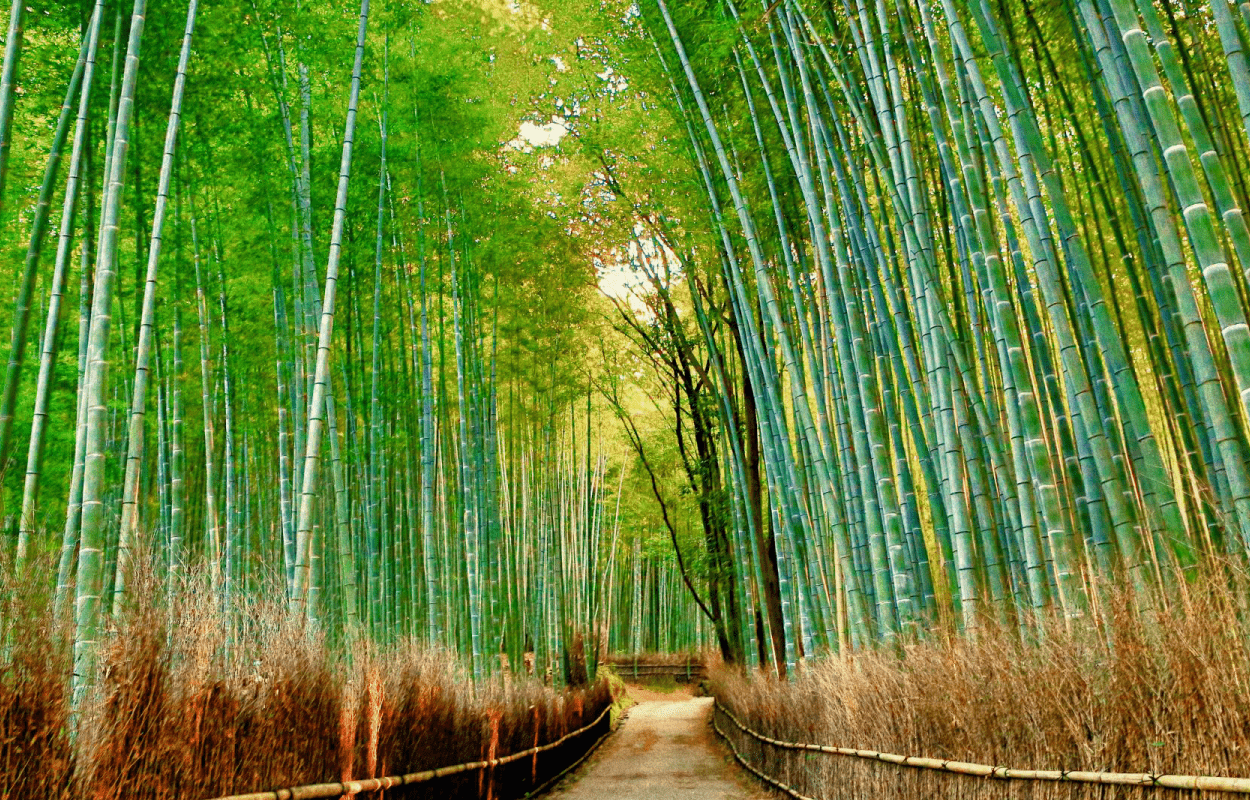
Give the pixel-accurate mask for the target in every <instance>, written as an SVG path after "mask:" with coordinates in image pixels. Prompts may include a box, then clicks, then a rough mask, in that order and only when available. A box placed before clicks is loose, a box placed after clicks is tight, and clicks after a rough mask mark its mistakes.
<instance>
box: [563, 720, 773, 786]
mask: <svg viewBox="0 0 1250 800" xmlns="http://www.w3.org/2000/svg"><path fill="white" fill-rule="evenodd" d="M711 714H712V698H710V697H700V698H682V699H679V700H664V701H657V700H648V701H644V702H642V703H639V704H638V705H636V706H634V707H633V708H632V709H630V711H629V716H628V717H627V718H626V720H625V722H624V724H623V725H622V726H621V728H620V729H619V730H617V731H616V732H615V733H614V734H612V736H611V737H609V739H608V741H607V742H605V743H604V745H603V748H602V750H600V751H599V752H598V753H596V754H595V755H594V757H592V758H591V759H590V761H589V762H588V763H587V764H585V765H583V766H582V767H581V769H580V770H578V771H577V772H576V773H574V774H573V777H572V778H571V779H566V780H565V781H564V783H563V784H562V785H561V786H558V787H556V789H555V790H554V791H553V792H552V793H551V796H552V797H553V798H558V800H599V798H605V797H611V798H613V799H614V800H656V798H665V800H668V798H673V800H759V798H764V797H766V796H767V795H765V794H764V793H763V792H762V791H761V790H758V789H755V788H753V787H752V784H751V783H749V780H750V779H749V778H748V776H747V775H746V773H744V772H742V771H741V770H740V769H738V767H737V765H736V764H734V763H733V761H732V756H730V755H729V754H728V751H727V750H725V749H724V747H723V746H722V745H721V744H720V743H719V742H718V741H717V740H716V734H715V733H713V731H712V728H711V725H710V724H709V720H710V718H711Z"/></svg>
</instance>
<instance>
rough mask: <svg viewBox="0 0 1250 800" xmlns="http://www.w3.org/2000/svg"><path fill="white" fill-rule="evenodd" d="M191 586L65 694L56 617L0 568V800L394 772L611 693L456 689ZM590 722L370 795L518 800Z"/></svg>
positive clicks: (575, 720) (395, 650)
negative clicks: (512, 758) (518, 756)
mask: <svg viewBox="0 0 1250 800" xmlns="http://www.w3.org/2000/svg"><path fill="white" fill-rule="evenodd" d="M205 589H206V587H204V586H203V585H201V584H198V583H196V584H193V585H189V586H187V587H184V588H183V589H182V590H181V591H179V592H177V593H175V596H174V600H173V601H172V603H165V602H161V603H157V602H154V601H152V600H151V599H150V598H152V597H155V596H159V587H158V586H157V585H156V584H155V582H153V581H150V580H149V581H148V582H147V585H146V586H140V587H138V590H137V591H136V593H135V594H134V595H132V598H131V600H130V601H129V604H128V606H127V607H126V608H125V609H124V610H123V611H122V612H121V613H119V614H117V615H115V621H114V624H113V626H112V628H111V629H110V630H109V632H108V635H107V639H106V641H105V642H104V643H103V644H102V646H101V652H100V659H99V660H100V663H99V677H98V680H97V681H96V684H95V686H94V688H93V689H92V690H91V691H90V692H89V693H88V694H87V695H86V696H84V698H83V699H82V701H81V703H80V706H79V710H78V712H77V714H75V713H74V712H73V709H72V704H71V694H70V693H71V685H70V673H71V663H72V659H71V649H72V648H71V644H70V642H71V637H70V636H68V635H66V632H67V630H69V626H68V624H67V623H66V622H64V621H58V620H55V619H53V618H52V614H51V613H50V612H49V611H48V607H47V603H46V602H45V601H44V599H43V598H38V597H33V596H32V595H31V594H30V593H29V592H24V591H23V590H22V589H21V587H20V586H19V585H18V584H17V583H15V582H14V581H13V580H12V578H11V576H10V577H9V578H3V577H0V636H2V637H3V638H2V639H0V641H2V642H3V649H0V799H4V800H7V798H40V800H60V799H61V798H65V799H66V800H68V798H91V800H115V799H116V800H120V799H121V798H127V800H129V799H130V798H145V799H146V798H150V799H151V800H164V799H165V798H170V799H171V800H172V798H180V799H181V800H186V798H194V799H197V800H198V799H199V798H208V797H217V796H222V795H227V794H236V793H243V792H252V791H259V790H270V789H276V788H283V787H289V786H297V785H303V784H309V783H320V782H337V781H343V780H349V779H355V778H368V777H379V776H385V775H396V774H408V773H412V772H419V771H422V770H426V769H431V768H434V767H441V766H447V765H452V764H459V763H464V762H470V761H477V760H484V759H488V758H492V757H500V756H504V755H507V754H508V753H513V752H518V751H521V750H525V749H528V748H531V747H534V746H536V745H539V744H546V743H548V742H551V741H553V740H556V739H558V738H560V737H561V736H563V735H564V734H566V733H569V732H570V731H573V730H576V729H578V728H580V727H582V726H584V725H586V724H588V723H590V722H591V721H592V720H594V719H595V718H596V717H598V716H599V714H600V712H602V711H603V709H604V708H605V707H606V706H607V705H608V704H609V703H610V702H611V697H610V695H609V691H608V687H607V685H606V683H605V682H600V683H598V684H597V685H595V686H593V687H591V688H588V689H579V690H569V691H555V690H552V689H551V688H549V687H546V686H543V685H542V684H541V683H539V682H537V681H535V680H533V679H530V678H527V677H525V676H518V675H512V676H510V677H509V678H508V679H507V680H501V679H499V678H495V679H488V680H486V681H483V682H482V684H480V685H477V686H474V684H473V683H472V682H471V681H470V679H469V677H468V674H467V672H466V670H465V669H464V667H463V665H462V664H461V663H460V662H458V661H457V660H456V659H455V658H454V657H452V656H451V655H449V654H447V653H444V652H436V651H431V650H429V649H427V648H425V647H422V646H419V645H416V644H412V643H404V644H395V645H391V646H387V647H384V648H375V647H367V646H365V645H363V644H360V645H357V646H356V647H354V648H351V649H352V651H353V652H352V653H351V655H350V657H349V656H348V655H347V654H345V653H344V652H343V650H344V649H343V648H338V647H330V646H327V644H326V642H325V641H324V639H323V638H322V637H320V636H318V635H315V634H310V633H309V632H308V631H307V630H303V629H302V628H301V627H300V626H299V625H296V624H293V623H292V622H291V620H290V618H289V616H288V615H287V614H286V613H285V611H284V609H283V608H282V606H281V604H280V603H269V604H267V603H265V602H264V601H257V600H248V601H243V600H240V601H238V603H237V604H236V607H235V609H234V612H235V613H232V614H229V615H227V614H225V613H223V611H222V610H221V609H218V608H215V607H214V606H213V604H212V603H206V602H204V601H203V600H202V598H204V597H208V596H210V595H209V594H208V593H207V592H206V591H205ZM605 731H606V723H605V724H601V725H599V726H596V727H595V728H594V729H593V730H591V731H590V732H588V733H586V734H582V735H580V736H577V737H574V738H572V739H570V741H569V742H567V743H565V744H563V745H561V746H559V747H557V748H555V749H554V750H551V751H549V752H546V753H543V754H542V755H541V756H540V757H538V758H537V759H531V758H528V757H527V758H524V759H522V760H520V761H518V762H515V763H514V764H511V765H508V766H506V767H500V768H498V769H496V770H494V771H493V774H492V772H491V771H489V770H487V771H481V770H479V771H474V772H468V773H465V774H464V775H461V776H456V777H452V778H443V779H439V780H437V781H435V782H432V783H429V784H420V785H416V786H411V787H403V788H401V789H395V790H389V791H388V792H387V793H386V795H387V796H388V797H439V798H451V797H491V798H507V797H520V796H522V795H524V794H525V793H526V792H528V791H530V790H531V789H533V788H535V787H537V786H538V785H540V784H542V783H544V782H545V781H546V780H547V779H549V778H551V777H553V776H554V775H555V774H556V773H558V772H559V771H560V770H562V769H563V768H564V767H565V766H567V765H568V764H570V763H572V762H573V761H574V760H576V759H577V758H579V757H580V756H581V755H582V753H583V752H584V751H585V749H586V748H587V747H588V746H589V745H590V744H591V743H592V742H593V741H594V740H595V739H597V738H598V737H599V736H600V735H602V733H604V732H605Z"/></svg>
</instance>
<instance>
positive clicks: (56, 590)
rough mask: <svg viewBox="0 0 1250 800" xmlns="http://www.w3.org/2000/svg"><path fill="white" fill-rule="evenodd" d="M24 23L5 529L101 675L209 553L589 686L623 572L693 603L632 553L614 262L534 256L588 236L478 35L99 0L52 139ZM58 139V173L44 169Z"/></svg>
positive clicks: (16, 17) (307, 616) (86, 672)
mask: <svg viewBox="0 0 1250 800" xmlns="http://www.w3.org/2000/svg"><path fill="white" fill-rule="evenodd" d="M23 12H24V6H23V5H22V4H21V3H15V4H14V5H13V7H12V11H11V17H10V27H9V35H8V39H7V40H6V42H7V46H6V48H5V55H4V66H3V76H4V77H3V85H2V86H0V117H3V119H0V131H2V132H3V142H4V144H3V147H0V178H3V176H5V175H6V169H9V167H10V166H11V165H8V163H7V162H6V161H5V157H6V156H7V154H8V153H9V149H10V148H9V143H10V139H11V138H14V139H15V140H17V141H20V142H21V143H22V145H23V148H22V152H23V154H24V156H25V158H24V160H23V161H21V162H20V163H19V162H16V161H15V162H14V163H18V164H19V169H18V173H19V175H20V180H21V181H29V182H30V183H31V184H32V185H36V186H37V193H38V196H37V199H36V200H35V201H34V203H33V205H32V206H31V207H30V208H29V209H27V208H21V209H20V216H19V214H18V211H17V210H16V209H14V208H11V207H4V208H0V213H2V214H3V215H5V217H6V218H7V219H6V224H9V223H10V222H12V224H13V225H14V226H15V227H19V228H20V230H21V231H22V233H21V235H22V236H23V237H25V244H24V252H25V254H26V255H25V261H24V262H23V267H22V270H21V272H20V276H19V281H18V294H17V299H16V301H15V304H14V324H13V334H12V341H11V343H10V347H9V358H8V361H7V370H6V372H5V382H4V388H3V405H2V407H0V453H3V454H4V456H3V457H4V459H5V460H6V463H8V464H10V465H12V466H13V470H10V472H9V475H13V474H14V471H20V472H17V474H18V475H19V476H20V480H18V481H17V485H18V486H20V491H19V492H13V491H11V490H10V491H9V492H8V494H7V495H6V498H5V502H6V512H7V513H8V514H9V517H8V519H9V520H10V522H9V523H8V524H9V525H11V527H12V528H13V530H12V531H10V532H11V533H15V534H16V536H15V537H14V539H13V540H8V541H9V542H12V544H9V543H6V548H9V547H11V548H12V549H11V550H10V551H9V554H12V555H13V557H14V558H15V563H16V568H17V569H19V570H22V569H27V570H31V571H32V572H31V577H32V578H33V579H37V580H46V582H47V584H48V589H49V591H50V592H52V593H53V597H54V604H55V607H56V613H57V614H58V615H61V616H62V617H63V618H64V617H68V618H71V619H72V626H73V630H74V631H75V639H74V641H75V668H74V674H75V681H76V686H77V688H78V689H79V690H81V689H83V688H84V687H85V686H86V685H87V684H88V683H89V682H90V681H91V676H92V674H93V669H94V664H95V653H96V648H97V642H98V641H100V637H101V635H102V632H103V630H104V628H105V626H106V625H107V624H108V619H109V617H110V615H111V614H112V613H114V612H116V611H118V610H120V609H122V608H123V607H124V605H125V603H127V602H128V593H129V592H130V591H132V587H133V585H134V583H135V580H136V570H137V569H139V568H140V567H141V566H143V567H144V568H147V569H152V570H155V571H156V572H157V573H159V575H160V578H161V581H162V585H165V586H167V587H168V589H169V591H178V590H180V587H182V586H184V585H191V586H197V585H200V584H198V583H196V581H197V580H199V578H200V577H201V576H202V577H203V579H204V580H205V581H206V584H205V585H204V588H206V589H207V590H208V596H207V597H206V602H212V603H214V604H216V605H217V606H218V607H219V608H220V609H221V610H222V611H223V613H225V614H226V615H227V616H226V618H229V615H230V613H231V609H232V608H234V607H235V606H236V605H238V606H240V607H241V606H243V605H244V604H242V603H239V602H238V601H239V599H240V598H242V597H243V596H244V595H252V594H254V593H258V592H278V593H281V594H282V595H283V596H285V597H286V598H287V602H288V605H289V608H290V611H291V613H292V614H294V615H295V616H296V618H298V619H302V620H304V621H305V625H306V627H307V630H309V631H310V632H317V633H323V634H324V635H325V636H326V637H327V638H328V639H329V640H330V641H332V642H336V643H337V644H338V645H339V646H342V647H345V648H347V649H348V650H350V649H352V648H354V647H356V646H357V645H359V644H360V643H361V642H362V641H364V640H365V639H372V640H374V641H387V640H393V639H397V638H401V637H412V638H416V639H418V640H424V641H428V642H430V643H431V644H432V645H435V646H443V647H447V648H450V649H453V650H456V651H458V652H460V653H462V654H463V655H464V656H465V658H466V659H467V660H468V661H469V663H471V665H472V673H473V675H474V676H475V677H482V676H485V675H489V674H493V673H495V672H497V671H498V670H499V669H500V668H501V667H500V665H501V664H506V663H510V664H511V665H513V668H520V665H521V664H522V663H523V661H527V662H528V666H529V667H530V668H531V669H534V668H535V666H536V668H537V670H538V671H539V673H540V674H541V673H542V672H544V671H545V672H546V673H547V674H548V675H552V674H553V673H554V677H555V679H556V680H557V681H563V680H568V681H571V682H577V681H584V680H585V679H586V676H585V671H586V669H587V662H589V669H590V670H592V671H593V669H594V659H595V657H596V654H597V652H598V650H599V646H600V638H601V635H602V633H603V631H604V630H605V629H603V628H602V627H601V625H600V621H601V620H603V619H604V618H605V610H604V609H605V606H612V605H614V604H620V603H628V602H629V601H630V599H631V598H633V595H631V594H629V590H628V589H620V588H618V587H612V586H609V585H608V584H606V583H605V582H604V581H602V580H600V578H599V575H600V574H601V573H604V574H620V575H621V576H622V579H623V580H629V579H630V578H631V577H632V578H633V580H634V582H635V584H636V590H637V591H636V594H637V601H636V602H635V603H634V606H633V607H635V608H641V603H642V598H643V584H644V583H646V586H647V587H649V588H648V589H647V591H646V596H647V597H650V598H655V599H659V598H661V597H663V598H666V599H664V600H662V602H664V603H666V604H668V605H670V606H672V607H673V608H677V609H681V608H684V606H683V605H682V604H681V603H680V602H676V603H675V604H674V597H675V593H676V591H677V587H676V586H675V585H674V584H673V583H672V576H673V573H672V571H671V570H666V569H665V568H664V567H663V566H662V565H663V564H664V563H667V562H664V561H663V559H655V558H652V559H651V560H650V561H648V562H647V563H648V565H649V566H648V568H647V571H646V574H645V575H644V574H643V559H642V558H641V557H640V556H636V557H635V558H634V559H633V560H629V559H628V558H627V559H624V560H623V561H622V563H624V564H626V565H627V567H626V568H617V567H616V566H615V564H616V562H615V560H614V559H613V560H612V561H611V563H608V560H609V556H608V555H607V554H609V553H611V552H614V547H615V544H616V540H617V537H619V535H620V526H619V524H618V523H619V520H618V517H617V510H618V509H619V504H620V493H621V479H620V476H621V473H620V470H619V467H616V466H611V465H609V463H608V456H607V450H606V449H605V447H604V446H603V434H602V429H601V426H599V425H597V424H595V421H596V420H597V417H596V414H595V412H594V408H593V398H592V396H591V389H590V387H589V385H588V384H587V383H586V381H585V379H584V378H583V377H579V376H578V374H577V370H576V369H575V367H577V362H575V361H573V360H572V359H571V356H570V353H571V352H572V348H571V347H570V341H568V337H569V336H570V335H571V334H570V333H569V331H570V330H571V329H573V328H574V327H575V325H576V323H577V320H578V319H579V317H578V314H580V313H581V312H580V310H579V307H578V305H577V303H576V300H577V298H578V297H579V293H582V292H584V291H585V290H589V289H592V288H593V283H592V282H590V281H588V280H587V278H586V277H585V276H584V275H582V274H581V273H580V272H579V269H578V268H575V267H574V266H570V265H574V264H575V261H574V260H573V259H572V257H571V256H570V251H568V250H567V248H566V249H564V250H561V249H560V248H559V247H558V246H555V245H553V246H551V247H547V248H546V249H544V250H543V251H536V250H533V249H526V248H523V247H521V246H520V245H519V240H520V236H521V232H522V231H526V232H530V233H535V234H541V235H547V236H548V238H551V239H558V238H559V236H558V235H557V234H558V233H559V228H558V227H557V226H556V223H555V222H554V221H552V220H550V219H548V218H545V217H542V216H541V215H538V214H537V213H536V212H535V211H534V210H533V208H532V207H530V206H528V205H527V204H526V203H525V202H524V201H523V200H521V199H519V197H518V195H519V194H520V192H519V190H518V189H517V186H516V185H513V184H508V183H507V182H506V181H507V178H506V177H505V173H503V172H502V171H501V170H500V169H499V167H498V165H497V164H495V163H494V162H492V161H491V159H489V158H487V159H483V158H481V157H479V156H477V155H475V148H476V149H479V150H480V149H481V148H482V146H483V145H482V143H481V138H482V136H480V135H479V136H477V137H475V135H474V132H475V131H478V130H479V129H480V130H485V131H488V132H489V133H487V134H485V135H486V136H489V135H495V134H494V127H498V122H497V120H495V119H494V118H492V117H490V116H489V114H488V112H486V111H478V110H475V106H474V101H473V100H472V96H471V95H470V96H469V98H468V100H466V98H465V96H464V95H462V94H460V93H461V92H465V93H467V92H468V90H467V89H466V81H467V80H468V78H466V75H468V74H471V70H470V68H469V67H466V66H465V63H466V59H465V58H458V57H457V52H456V51H457V50H458V45H457V42H456V41H455V37H454V36H451V35H447V34H446V32H444V33H443V34H442V35H441V38H438V37H433V36H430V35H428V34H426V33H425V32H424V31H423V27H422V26H423V25H424V24H425V23H426V22H428V21H429V19H430V17H429V16H428V15H424V16H423V14H422V12H421V10H420V9H416V10H415V11H414V10H413V9H400V8H390V9H383V10H382V12H381V19H382V22H381V23H377V22H376V21H374V20H371V17H370V7H369V0H362V1H361V4H360V7H359V9H358V11H357V12H356V13H354V14H352V15H339V14H338V13H337V12H327V11H326V10H324V9H321V10H309V9H304V10H298V9H297V10H295V11H291V10H290V9H285V8H282V9H280V8H277V7H274V8H270V7H261V6H259V5H257V4H256V3H252V4H250V5H246V6H239V5H237V4H235V5H232V6H230V7H223V8H217V9H207V8H206V9H200V8H199V7H198V3H197V2H196V0H190V3H189V5H187V6H186V7H185V8H182V9H180V10H179V11H178V14H177V15H174V14H173V12H172V10H170V9H159V10H154V9H147V8H146V7H145V0H134V2H133V6H130V5H126V6H123V5H122V4H121V3H118V2H105V0H96V2H95V3H94V5H93V6H90V7H88V8H86V10H85V11H84V13H83V17H82V22H81V25H80V26H78V29H77V30H74V32H73V34H69V33H66V30H67V29H68V30H73V28H72V27H71V26H70V25H67V24H61V27H60V28H57V27H56V26H55V25H53V24H50V23H47V22H43V23H42V27H38V28H36V29H35V33H34V34H28V35H27V37H26V38H27V41H28V42H30V41H34V42H35V47H36V48H37V49H36V50H35V52H36V53H40V52H42V53H43V54H44V55H46V53H47V51H48V50H57V48H59V50H57V52H59V53H61V54H62V56H61V61H63V60H64V57H63V53H65V52H69V51H70V47H71V46H72V47H73V51H74V52H76V62H74V63H72V64H71V65H70V66H69V68H68V69H66V70H63V71H65V72H66V74H68V75H69V76H70V77H69V78H68V83H67V85H65V86H64V89H63V93H64V100H63V101H62V102H61V103H60V104H59V106H57V109H58V111H59V116H55V119H54V122H53V123H52V125H53V128H52V130H51V132H50V133H45V132H44V131H43V128H44V127H47V123H46V120H45V119H44V118H43V117H42V115H40V114H37V113H36V110H35V109H34V108H33V106H35V105H36V100H35V99H27V98H32V97H33V98H36V99H37V97H38V95H37V94H36V93H33V92H31V91H30V90H29V89H28V91H27V92H25V93H23V92H22V91H20V90H19V87H21V86H22V83H21V78H22V72H21V71H20V70H18V68H17V65H18V64H19V63H25V62H22V61H21V58H22V55H23V52H25V53H26V55H25V58H26V59H27V60H29V59H30V58H31V55H30V53H29V50H30V48H28V49H27V51H23V50H22V49H21V44H22V32H23V17H22V15H23ZM153 12H154V13H153ZM205 13H206V14H208V15H209V17H208V20H207V21H206V20H205V19H203V15H204V14H205ZM378 13H379V12H378V10H377V9H376V8H375V10H374V15H375V16H377V15H378ZM405 14H408V15H409V16H407V17H405V16H404V15H405ZM239 20H242V21H243V24H242V25H238V24H235V23H237V21H239ZM39 22H40V21H39V20H36V23H39ZM57 22H59V23H64V21H60V20H58V21H57ZM430 24H432V25H437V24H438V23H437V21H435V22H433V23H430ZM446 24H447V25H448V26H450V27H451V29H452V30H455V25H459V24H461V23H460V22H458V21H454V20H453V21H452V22H447V23H446ZM72 25H78V21H77V20H74V21H73V23H72ZM372 26H376V27H377V28H378V30H374V29H373V27H372ZM175 31H176V33H175ZM314 32H315V35H314ZM58 37H59V38H58ZM153 40H155V41H153ZM70 41H72V42H73V44H72V45H67V44H66V42H70ZM171 42H172V44H171ZM440 48H441V49H440ZM204 51H207V52H208V53H210V54H215V56H213V55H205V54H204ZM149 52H150V53H151V55H149ZM344 54H347V55H349V56H350V57H349V58H347V59H346V60H345V59H344ZM35 57H36V58H38V56H35ZM483 61H484V59H483ZM49 62H50V63H51V65H52V66H49V65H48V64H41V63H36V64H34V65H32V67H31V69H30V70H29V72H27V74H28V75H37V76H39V77H42V78H47V75H46V74H41V73H47V72H56V69H55V67H56V66H57V65H58V64H59V62H58V61H56V60H55V59H49ZM141 63H142V64H143V70H142V71H141ZM232 65H233V66H232ZM60 66H62V67H63V66H64V65H63V64H61V65H60ZM477 68H478V69H480V67H477ZM197 81H198V82H197ZM171 87H172V89H171ZM24 102H25V104H26V105H28V106H31V108H27V109H23V104H24ZM157 108H163V111H160V112H157V111H155V110H154V109H157ZM225 108H229V109H232V110H231V111H230V112H229V113H224V112H223V109H225ZM15 109H16V110H15ZM23 111H26V112H27V113H28V116H26V117H24V116H23ZM158 113H159V116H158ZM158 122H159V129H160V139H159V140H158V139H156V138H155V137H156V136H157V133H156V130H157V123H158ZM492 126H494V127H492ZM11 132H12V134H13V136H12V137H11V136H10V133H11ZM49 141H50V146H49V145H48V142H49ZM156 141H159V142H160V145H159V150H158V151H157V152H156V153H155V154H154V153H153V148H154V144H153V142H156ZM497 141H498V140H496V141H495V142H488V144H492V145H497ZM36 145H37V146H38V148H39V152H41V153H42V154H43V157H44V158H45V159H46V160H45V161H44V166H43V170H42V179H41V180H39V179H38V178H34V177H32V175H33V171H32V170H27V171H26V172H29V173H31V174H26V173H24V172H22V171H21V169H20V164H26V163H28V162H32V159H33V157H32V156H29V155H28V154H29V153H31V152H34V151H35V150H36ZM140 145H142V150H140ZM153 169H155V185H153V177H152V175H153V173H152V170H153ZM5 197H6V199H8V201H9V203H12V202H13V201H14V199H15V198H16V192H12V191H11V192H9V194H8V195H6V196H5ZM19 202H20V200H19ZM57 211H59V215H57V214H56V213H55V212H57ZM131 237H133V240H132V238H131ZM53 251H55V254H54V255H53ZM581 271H583V272H584V271H585V270H584V268H581ZM75 292H76V293H77V297H76V298H75V296H74V295H75ZM75 299H76V300H77V304H78V315H77V316H78V320H77V322H78V324H77V330H76V333H75V332H74V330H73V321H72V316H73V312H72V308H73V303H74V301H75ZM39 323H42V324H39ZM67 329H68V330H67ZM75 345H76V349H75ZM27 423H29V435H28V436H27V435H26V427H25V426H26V425H27ZM49 448H52V450H51V452H54V453H55V459H53V458H49V459H45V458H44V455H45V452H48V451H49ZM23 468H24V469H23ZM610 475H611V477H615V478H617V480H610ZM13 483H14V481H12V480H10V481H8V482H7V483H6V487H7V486H11V485H12V484H13ZM6 555H8V554H6ZM42 564H51V565H52V567H51V570H52V573H53V574H52V575H50V576H47V577H43V576H42V575H41V574H39V573H38V572H37V570H40V569H41V568H40V567H39V565H42ZM630 568H632V570H633V571H632V572H630V571H629V569H630ZM622 598H624V599H622ZM640 624H641V623H640ZM619 636H620V637H622V638H625V637H627V636H628V634H627V633H625V632H622V633H620V634H619ZM692 636H693V635H691V636H688V637H687V638H688V639H690V638H691V637H692ZM692 643H693V642H692V641H683V642H681V644H682V646H690V645H691V644H692ZM657 646H659V645H657ZM501 655H502V656H504V658H501ZM531 658H532V659H533V661H529V659H531ZM535 662H536V664H535Z"/></svg>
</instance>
